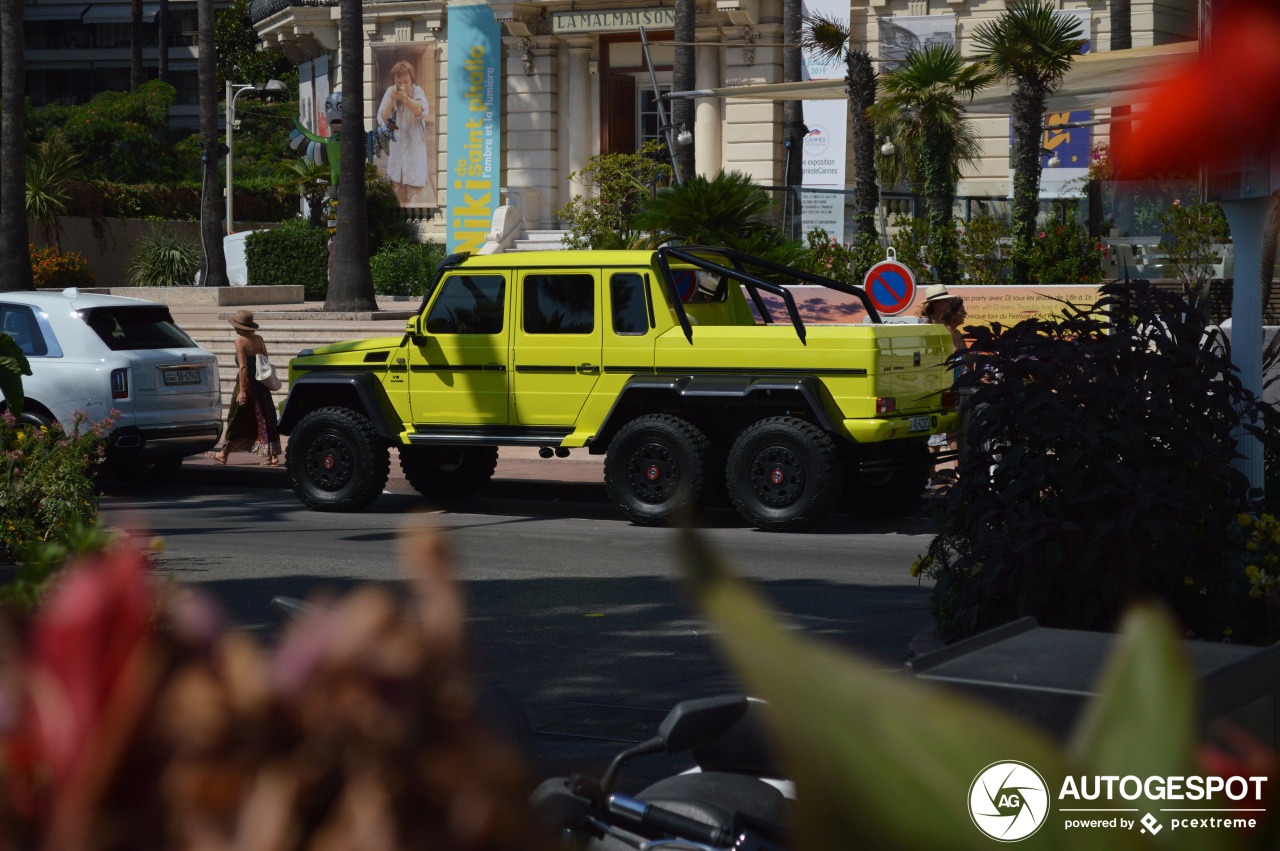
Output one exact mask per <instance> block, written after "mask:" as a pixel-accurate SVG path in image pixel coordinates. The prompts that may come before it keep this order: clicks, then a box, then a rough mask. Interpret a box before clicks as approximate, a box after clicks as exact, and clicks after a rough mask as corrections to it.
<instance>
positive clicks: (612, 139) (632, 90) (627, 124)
mask: <svg viewBox="0 0 1280 851" xmlns="http://www.w3.org/2000/svg"><path fill="white" fill-rule="evenodd" d="M670 38H671V34H670V33H650V34H649V41H650V57H651V58H652V60H653V66H654V76H656V77H657V79H658V88H659V90H660V91H662V92H669V91H671V61H672V47H671V45H670ZM600 67H601V71H602V76H603V82H604V84H603V85H602V86H601V87H600V95H601V97H600V99H601V109H600V115H601V122H600V123H601V127H600V143H601V144H600V151H601V153H607V154H633V153H635V152H636V151H637V150H639V148H640V146H641V145H643V144H644V143H645V142H647V141H649V140H650V139H661V138H662V132H661V128H660V126H659V124H660V122H659V121H658V105H657V96H656V95H655V94H654V90H653V80H652V78H651V77H650V75H649V66H648V64H647V63H646V61H645V56H644V51H643V49H642V48H641V45H640V40H639V37H638V36H630V35H627V36H601V37H600ZM664 108H666V106H665V105H664Z"/></svg>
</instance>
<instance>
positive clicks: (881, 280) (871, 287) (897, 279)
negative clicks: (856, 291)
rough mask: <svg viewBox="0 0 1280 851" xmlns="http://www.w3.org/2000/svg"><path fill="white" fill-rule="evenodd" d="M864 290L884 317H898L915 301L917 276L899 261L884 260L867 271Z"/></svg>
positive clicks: (863, 283)
mask: <svg viewBox="0 0 1280 851" xmlns="http://www.w3.org/2000/svg"><path fill="white" fill-rule="evenodd" d="M862 288H863V289H864V290H866V291H867V297H868V298H869V299H870V300H871V304H872V305H873V306H874V307H875V309H876V310H878V311H879V312H880V314H881V315H882V316H897V315H898V314H899V313H901V312H902V311H904V310H906V309H907V308H908V307H910V306H911V302H913V301H915V297H916V276H915V274H914V273H913V272H912V271H911V270H910V269H908V268H907V267H906V266H903V265H902V264H901V263H899V262H898V261H897V260H882V261H881V262H879V263H877V264H876V265H874V266H872V267H871V268H870V269H868V270H867V276H866V277H865V278H863V279H862Z"/></svg>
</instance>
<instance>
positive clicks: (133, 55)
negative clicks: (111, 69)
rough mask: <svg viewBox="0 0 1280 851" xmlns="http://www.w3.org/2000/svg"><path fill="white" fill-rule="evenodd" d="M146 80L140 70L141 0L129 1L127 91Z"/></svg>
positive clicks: (132, 89) (135, 88) (134, 89)
mask: <svg viewBox="0 0 1280 851" xmlns="http://www.w3.org/2000/svg"><path fill="white" fill-rule="evenodd" d="M145 79H146V77H145V75H144V73H143V70H142V0H129V91H131V92H136V91H137V90H138V87H139V86H141V85H142V83H143V82H144V80H145Z"/></svg>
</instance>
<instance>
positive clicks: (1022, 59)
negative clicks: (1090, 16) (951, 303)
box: [973, 0, 1084, 280]
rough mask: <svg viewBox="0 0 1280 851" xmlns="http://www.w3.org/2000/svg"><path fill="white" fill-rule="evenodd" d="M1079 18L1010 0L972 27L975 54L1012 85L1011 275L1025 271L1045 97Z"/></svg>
mask: <svg viewBox="0 0 1280 851" xmlns="http://www.w3.org/2000/svg"><path fill="white" fill-rule="evenodd" d="M1081 36H1082V33H1081V31H1080V22H1079V21H1078V20H1076V19H1075V18H1069V17H1059V16H1058V14H1057V13H1056V12H1055V11H1054V8H1053V7H1052V6H1050V5H1049V4H1047V3H1041V2H1040V0H1011V2H1010V3H1009V6H1008V8H1007V9H1006V10H1005V12H1004V14H1002V15H1001V16H1000V17H999V18H997V19H996V20H994V21H989V22H987V23H985V24H982V25H981V26H979V27H978V28H977V30H975V31H974V34H973V42H974V45H975V46H976V47H977V59H978V60H979V61H981V62H985V63H986V64H987V65H988V66H989V67H990V68H991V70H992V71H994V72H995V74H996V75H997V76H998V77H1000V78H1001V79H1004V80H1008V81H1009V82H1011V83H1012V84H1013V86H1014V91H1013V234H1014V244H1015V247H1017V248H1021V251H1015V252H1014V254H1015V257H1014V269H1013V271H1014V275H1015V277H1016V278H1018V279H1019V280H1021V279H1024V278H1025V277H1026V273H1027V266H1026V260H1025V254H1026V252H1029V251H1030V250H1031V244H1032V239H1033V238H1034V237H1035V231H1036V215H1037V213H1038V212H1039V210H1040V169H1041V162H1040V145H1041V138H1042V134H1043V133H1044V111H1045V102H1046V101H1047V100H1048V97H1049V95H1051V94H1053V93H1054V92H1055V91H1057V90H1058V87H1059V86H1061V85H1062V80H1063V78H1064V77H1066V75H1067V71H1069V70H1070V69H1071V63H1072V62H1073V61H1074V60H1075V57H1076V54H1078V53H1079V52H1080V47H1081V46H1082V45H1083V44H1084V39H1083V38H1082V37H1081Z"/></svg>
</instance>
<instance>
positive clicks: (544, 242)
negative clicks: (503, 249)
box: [509, 230, 569, 251]
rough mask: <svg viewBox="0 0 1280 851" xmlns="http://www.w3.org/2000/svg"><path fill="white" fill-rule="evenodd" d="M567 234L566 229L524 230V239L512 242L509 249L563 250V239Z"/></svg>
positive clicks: (564, 247)
mask: <svg viewBox="0 0 1280 851" xmlns="http://www.w3.org/2000/svg"><path fill="white" fill-rule="evenodd" d="M568 235H569V232H568V231H567V230H531V231H526V232H525V235H524V239H517V240H516V241H515V242H514V243H512V245H511V248H510V249H509V250H511V251H564V250H565V249H566V246H565V244H564V243H563V241H562V240H563V239H564V238H565V237H566V236H568Z"/></svg>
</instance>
